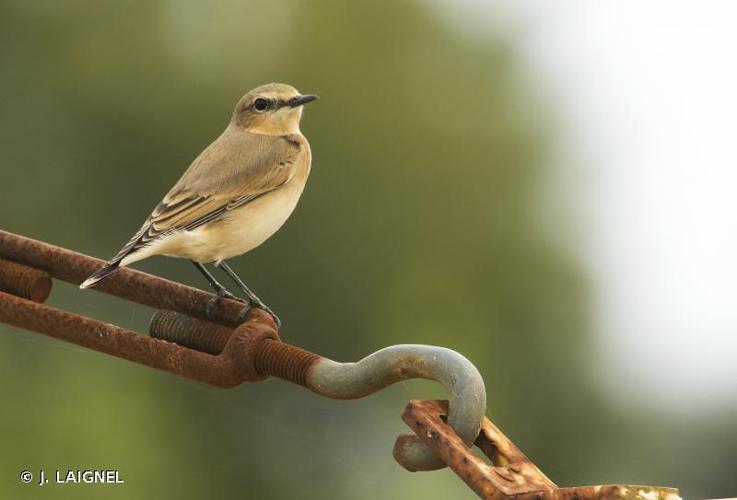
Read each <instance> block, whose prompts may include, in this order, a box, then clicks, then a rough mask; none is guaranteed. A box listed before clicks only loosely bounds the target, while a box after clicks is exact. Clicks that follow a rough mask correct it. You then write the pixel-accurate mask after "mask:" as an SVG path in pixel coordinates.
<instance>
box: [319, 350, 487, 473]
mask: <svg viewBox="0 0 737 500" xmlns="http://www.w3.org/2000/svg"><path fill="white" fill-rule="evenodd" d="M413 378H424V379H429V380H434V381H437V382H439V383H440V384H442V385H443V387H445V390H446V391H448V395H449V398H450V413H449V415H448V423H449V424H450V426H451V427H452V428H453V429H454V430H455V432H456V433H457V434H458V436H460V439H461V440H462V441H463V442H466V443H468V444H471V443H473V441H474V439H476V436H477V435H478V433H479V426H480V425H481V420H482V419H483V417H484V414H485V413H486V390H485V388H484V380H483V378H482V377H481V374H480V373H479V372H478V370H477V369H476V367H475V366H474V365H473V364H472V363H471V362H470V361H468V359H466V358H465V357H463V356H461V355H460V354H458V353H457V352H455V351H451V350H450V349H445V348H443V347H435V346H427V345H411V344H406V345H395V346H391V347H386V348H384V349H381V350H380V351H377V352H375V353H373V354H371V355H369V356H367V357H365V358H363V359H362V360H360V361H358V362H356V363H337V362H335V361H331V360H329V359H324V358H323V359H321V360H320V361H319V362H317V363H315V364H314V365H313V366H312V368H311V369H310V371H309V372H308V374H307V388H308V389H310V390H311V391H313V392H316V393H318V394H321V395H323V396H327V397H329V398H332V399H356V398H362V397H364V396H367V395H369V394H372V393H374V392H376V391H378V390H380V389H383V388H384V387H386V386H388V385H391V384H394V383H396V382H399V381H402V380H408V379H413ZM394 456H395V458H396V459H397V461H398V462H399V463H400V464H401V465H402V466H403V467H405V468H406V469H408V470H411V471H419V470H435V469H441V468H443V467H446V464H445V463H444V462H443V461H442V460H440V459H438V457H437V455H436V454H435V453H434V452H433V451H432V450H430V449H429V448H428V447H427V446H425V445H424V444H423V443H422V442H420V441H419V440H418V439H417V437H416V436H410V435H406V436H400V437H399V438H398V440H397V445H396V446H395V454H394Z"/></svg>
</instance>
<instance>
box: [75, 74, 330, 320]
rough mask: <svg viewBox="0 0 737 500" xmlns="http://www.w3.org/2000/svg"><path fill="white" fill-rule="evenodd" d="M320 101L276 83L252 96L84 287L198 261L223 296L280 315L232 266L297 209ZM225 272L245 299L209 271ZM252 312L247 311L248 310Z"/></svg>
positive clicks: (217, 296) (240, 104)
mask: <svg viewBox="0 0 737 500" xmlns="http://www.w3.org/2000/svg"><path fill="white" fill-rule="evenodd" d="M316 99H318V96H316V95H312V94H306V95H302V94H300V93H299V91H297V89H296V88H294V87H293V86H291V85H287V84H283V83H269V84H266V85H261V86H259V87H256V88H254V89H253V90H251V91H249V92H248V93H246V94H245V95H244V96H243V97H242V98H241V99H240V100H239V101H238V103H237V104H236V106H235V109H234V110H233V114H232V116H231V119H230V122H229V123H228V125H227V127H226V128H225V130H224V131H223V133H222V134H221V135H220V136H219V137H218V138H217V139H215V140H214V141H213V142H212V144H210V145H209V146H207V148H205V149H204V150H203V151H202V153H200V154H199V156H197V157H196V158H195V160H194V161H193V162H192V163H191V164H190V166H189V168H187V170H186V171H185V172H184V174H183V175H182V176H181V178H180V179H179V181H177V183H176V184H175V185H174V187H172V188H171V190H170V191H169V192H168V193H167V194H166V196H164V198H163V200H162V201H161V203H159V204H158V205H157V206H156V207H155V208H154V209H153V211H152V212H151V215H149V216H148V218H147V219H146V220H145V222H144V223H143V225H142V226H141V228H140V229H139V230H138V232H137V233H135V235H134V236H133V237H132V238H131V239H130V240H129V241H128V243H126V244H125V245H124V246H123V248H122V249H121V250H120V251H119V252H118V253H117V254H116V255H115V256H114V257H113V258H112V259H110V260H109V261H107V262H106V263H105V264H104V265H103V266H102V267H100V268H99V269H98V270H97V271H95V272H94V273H93V274H92V275H91V276H90V277H89V278H87V279H86V280H85V281H84V282H83V283H82V284H81V285H80V286H79V287H80V288H82V289H85V288H90V287H93V286H95V285H97V284H98V283H99V282H100V281H102V280H103V279H105V278H106V277H108V276H109V275H111V274H112V273H114V272H115V271H116V270H118V269H119V268H121V267H126V266H129V265H130V264H133V263H134V262H138V261H140V260H143V259H146V258H148V257H151V256H154V255H164V256H169V257H178V258H182V259H187V260H190V261H191V262H192V263H193V264H194V266H195V267H196V268H197V269H198V270H199V271H200V272H201V273H202V274H203V275H204V276H205V278H206V279H207V281H208V283H209V284H210V286H211V287H212V289H213V290H214V292H215V297H213V299H212V300H211V301H210V302H209V303H208V311H207V312H208V315H209V314H210V312H211V308H212V306H214V305H215V304H216V303H217V301H218V300H219V299H220V298H222V297H227V298H231V299H235V300H241V301H242V302H245V303H247V304H248V308H250V307H251V306H254V305H255V306H256V307H259V308H261V309H264V310H265V311H267V312H268V313H269V314H271V316H272V317H273V318H274V321H275V323H276V324H277V326H278V327H279V326H281V321H280V320H279V317H278V316H277V315H276V314H274V312H273V311H272V310H271V309H270V308H269V307H268V306H267V305H266V304H264V302H263V301H261V299H259V298H258V296H257V295H256V294H255V293H253V292H252V291H251V289H250V288H248V287H247V286H246V284H245V283H244V282H243V280H241V279H240V277H239V276H238V275H237V274H236V273H235V272H234V271H233V269H232V268H231V267H230V266H229V265H228V263H227V260H228V259H231V258H233V257H236V256H239V255H242V254H244V253H246V252H248V251H250V250H253V249H254V248H256V247H258V246H259V245H261V244H262V243H263V242H264V241H266V240H267V239H268V238H270V237H271V236H272V235H273V234H274V233H276V232H277V231H278V230H279V229H280V228H281V226H282V225H283V224H284V223H285V222H286V221H287V219H288V218H289V216H290V215H291V214H292V212H293V211H294V209H295V207H296V206H297V202H298V201H299V198H300V196H301V195H302V192H303V190H304V187H305V184H306V182H307V177H308V176H309V173H310V168H311V163H312V152H311V150H310V144H309V142H308V141H307V138H306V137H305V136H304V135H303V134H302V132H301V131H300V128H299V125H300V120H301V118H302V111H303V107H304V105H305V104H307V103H309V102H312V101H314V100H316ZM208 263H212V264H214V266H215V267H216V268H220V269H222V270H223V271H224V272H225V274H227V275H228V276H229V277H230V278H231V279H232V280H233V281H234V282H235V284H236V285H237V286H238V287H239V288H240V289H241V291H242V292H243V293H244V294H245V296H246V298H245V299H241V298H239V297H236V296H235V295H233V294H232V293H230V292H229V291H228V290H227V288H226V287H225V286H223V285H222V284H221V283H220V282H219V281H218V280H217V279H216V278H215V277H214V276H213V275H212V274H211V273H210V271H208V269H207V268H206V267H205V264H208ZM244 310H245V309H244Z"/></svg>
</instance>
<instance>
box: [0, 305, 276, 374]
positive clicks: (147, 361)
mask: <svg viewBox="0 0 737 500" xmlns="http://www.w3.org/2000/svg"><path fill="white" fill-rule="evenodd" d="M269 318H271V316H270V315H269V314H267V313H265V312H263V311H261V310H260V309H255V308H254V309H253V310H252V311H250V312H249V316H248V319H249V321H247V322H246V323H244V324H243V325H241V326H240V327H239V328H237V329H236V330H235V332H233V336H232V338H231V341H230V342H229V343H228V345H227V346H226V348H225V349H224V350H223V352H222V353H221V354H220V355H219V356H213V355H210V354H206V353H204V352H199V351H195V350H193V349H187V348H185V347H181V346H178V345H176V344H173V343H171V342H166V341H164V340H159V339H155V338H151V337H147V336H145V335H140V334H138V333H136V332H133V331H131V330H127V329H125V328H121V327H119V326H115V325H111V324H110V323H105V322H103V321H98V320H95V319H92V318H87V317H85V316H80V315H79V314H75V313H71V312H67V311H63V310H61V309H57V308H55V307H51V306H47V305H44V304H37V303H35V302H32V301H30V300H27V299H23V298H20V297H16V296H14V295H10V294H7V293H4V292H0V321H2V322H4V323H8V324H10V325H13V326H17V327H19V328H25V329H27V330H32V331H35V332H38V333H42V334H44V335H48V336H49V337H53V338H56V339H59V340H64V341H66V342H71V343H73V344H77V345H81V346H83V347H87V348H89V349H93V350H95V351H100V352H104V353H106V354H110V355H112V356H117V357H119V358H123V359H127V360H129V361H134V362H136V363H140V364H143V365H146V366H150V367H152V368H158V369H159V370H165V371H168V372H170V373H174V374H177V375H181V376H183V377H187V378H191V379H194V380H198V381H200V382H204V383H206V384H211V385H215V386H218V387H234V386H236V385H238V384H240V383H242V382H244V381H251V382H255V381H260V380H263V379H264V378H266V377H265V376H264V375H261V374H260V373H257V372H256V371H255V370H254V369H253V352H254V347H255V345H256V344H257V343H258V342H260V341H261V340H263V339H264V338H278V337H277V334H276V330H274V328H273V321H272V320H270V319H269Z"/></svg>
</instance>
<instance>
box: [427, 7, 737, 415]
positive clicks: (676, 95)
mask: <svg viewBox="0 0 737 500" xmlns="http://www.w3.org/2000/svg"><path fill="white" fill-rule="evenodd" d="M436 3H438V4H439V5H443V6H444V7H445V8H447V10H448V12H450V14H449V15H450V16H451V18H452V20H453V21H454V23H455V24H456V27H457V28H458V29H459V30H463V31H465V32H466V33H472V34H473V36H484V35H485V34H488V33H495V32H496V33H498V32H499V31H500V30H501V31H502V32H504V33H508V34H510V36H512V37H513V38H514V39H516V40H518V41H519V43H520V45H519V48H520V50H521V51H522V53H521V55H522V57H523V60H524V63H525V67H526V70H527V71H528V72H529V73H530V75H532V77H533V78H534V79H536V80H537V81H538V82H539V85H540V88H541V95H542V98H544V99H546V100H548V101H550V102H551V106H552V109H553V110H554V112H555V114H556V118H558V119H559V121H560V125H561V128H560V129H559V130H558V131H557V133H558V134H559V137H556V141H557V143H558V144H559V145H560V149H561V152H562V153H563V154H562V155H561V158H562V160H560V161H559V164H557V165H556V168H558V171H559V173H560V174H561V178H562V179H564V180H565V184H566V185H567V186H568V187H569V188H570V193H572V194H573V195H574V197H575V198H576V200H575V201H576V202H577V209H578V210H580V213H581V214H583V219H582V220H580V222H581V223H582V224H581V227H580V229H581V231H580V232H581V234H582V241H581V242H580V244H579V245H577V247H576V248H577V251H579V252H580V255H581V258H582V260H583V262H584V264H585V265H586V267H587V269H588V271H589V277H590V279H591V280H592V285H593V290H594V297H593V302H594V303H595V305H596V310H595V325H594V328H595V331H594V332H593V334H594V335H595V338H596V340H597V355H598V356H599V360H598V361H599V363H598V364H599V366H600V375H601V379H602V381H604V383H605V384H606V386H607V387H608V388H609V389H611V390H612V391H613V392H614V394H618V395H620V396H621V397H622V398H625V397H630V396H631V395H632V394H633V392H634V393H637V394H638V395H639V396H641V397H644V398H648V399H650V400H652V401H653V402H654V403H655V404H663V403H665V404H669V405H671V406H672V408H673V409H680V411H702V410H704V411H708V409H709V408H713V407H715V406H719V405H722V404H725V403H732V404H734V403H735V402H737V336H736V335H735V332H737V307H735V300H736V299H737V260H736V259H735V255H737V222H735V215H736V214H737V195H736V194H735V190H736V189H737V141H735V139H734V138H733V136H734V134H735V128H736V127H735V121H736V120H737V54H736V53H735V52H736V50H735V49H737V3H736V2H729V1H723V2H716V1H713V2H699V3H697V2H689V3H685V2H680V3H679V2H672V1H671V2H665V1H661V2H634V1H627V2H614V1H608V2H590V1H583V0H581V1H562V2H539V1H533V0H521V1H520V0H508V1H504V2H488V1H486V0H463V1H461V2H452V3H450V2H444V1H442V0H437V2H436Z"/></svg>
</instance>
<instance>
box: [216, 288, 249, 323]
mask: <svg viewBox="0 0 737 500" xmlns="http://www.w3.org/2000/svg"><path fill="white" fill-rule="evenodd" d="M220 299H230V300H235V301H237V302H243V303H244V304H248V301H247V300H246V299H243V298H241V297H237V296H235V295H233V294H232V293H230V292H229V291H227V290H225V289H223V290H218V291H217V292H216V293H215V296H214V297H213V298H211V299H210V300H209V301H207V307H206V308H205V314H206V315H207V317H208V318H212V313H213V312H214V311H215V308H216V307H217V305H218V301H220ZM250 308H251V306H250V304H249V305H247V306H246V307H245V308H244V310H245V311H246V312H247V311H248V309H250ZM241 315H243V316H244V317H245V313H243V312H241V314H239V315H238V318H239V319H240V317H241Z"/></svg>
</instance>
